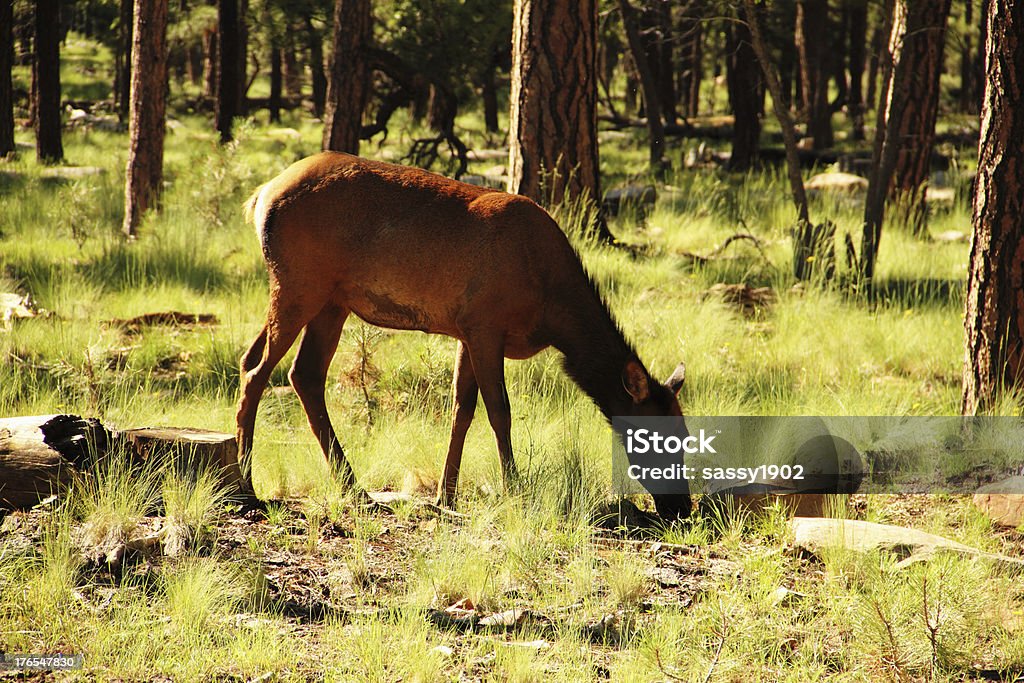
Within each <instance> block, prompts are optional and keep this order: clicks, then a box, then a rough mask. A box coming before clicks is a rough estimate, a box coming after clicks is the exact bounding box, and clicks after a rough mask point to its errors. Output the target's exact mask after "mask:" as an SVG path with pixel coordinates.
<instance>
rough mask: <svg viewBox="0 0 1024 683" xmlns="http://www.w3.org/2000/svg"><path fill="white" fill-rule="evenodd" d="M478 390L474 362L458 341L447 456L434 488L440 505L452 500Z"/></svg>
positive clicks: (448, 504) (447, 503)
mask: <svg viewBox="0 0 1024 683" xmlns="http://www.w3.org/2000/svg"><path fill="white" fill-rule="evenodd" d="M477 393H478V388H477V383H476V375H475V374H474V373H473V363H472V361H471V360H470V358H469V351H468V350H467V349H466V345H465V344H463V343H462V342H461V341H460V342H459V344H458V348H456V350H455V373H454V375H453V376H452V437H451V441H450V442H449V443H448V455H447V456H446V457H445V459H444V472H443V473H442V475H441V481H440V482H439V484H438V487H437V504H438V505H440V506H445V507H447V506H450V505H451V504H452V503H453V502H454V501H455V491H456V488H457V487H458V483H459V467H460V466H461V465H462V449H463V446H465V444H466V432H467V431H469V425H470V424H472V422H473V413H474V412H475V411H476V398H477Z"/></svg>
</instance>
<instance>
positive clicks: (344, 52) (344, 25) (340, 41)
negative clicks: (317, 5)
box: [323, 0, 373, 154]
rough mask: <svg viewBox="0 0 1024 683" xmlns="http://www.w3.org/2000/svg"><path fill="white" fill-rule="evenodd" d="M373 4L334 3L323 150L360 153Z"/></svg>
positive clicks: (351, 0)
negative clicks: (332, 52) (332, 45)
mask: <svg viewBox="0 0 1024 683" xmlns="http://www.w3.org/2000/svg"><path fill="white" fill-rule="evenodd" d="M370 10H371V8H370V0H335V2H334V56H333V57H332V59H331V77H330V80H329V82H328V85H327V107H326V112H325V114H324V139H323V149H325V150H327V149H332V150H334V151H336V152H349V153H351V154H358V153H359V138H360V134H361V132H362V128H363V110H364V109H365V108H366V100H367V97H368V93H369V81H370V67H369V60H368V59H367V56H366V50H367V48H368V47H369V45H370V40H371V38H372V26H373V24H372V21H373V16H372V14H371V11H370Z"/></svg>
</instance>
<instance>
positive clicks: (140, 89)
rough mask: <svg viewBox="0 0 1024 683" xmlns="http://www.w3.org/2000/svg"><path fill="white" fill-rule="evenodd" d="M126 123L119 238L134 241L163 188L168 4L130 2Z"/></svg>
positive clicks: (150, 0)
mask: <svg viewBox="0 0 1024 683" xmlns="http://www.w3.org/2000/svg"><path fill="white" fill-rule="evenodd" d="M133 23H134V27H133V34H134V37H133V39H132V85H131V98H130V99H131V106H130V111H131V118H130V119H129V124H128V137H129V151H128V166H127V169H126V171H125V190H124V199H125V208H124V225H123V229H124V233H125V235H126V236H127V237H134V236H135V234H136V231H137V230H138V227H139V223H140V221H141V219H142V215H143V214H144V213H145V212H146V210H147V209H149V208H151V207H154V206H156V204H157V203H158V201H159V197H160V189H161V185H162V184H163V167H164V129H165V127H166V119H165V112H166V99H165V93H166V92H167V0H135V19H134V22H133Z"/></svg>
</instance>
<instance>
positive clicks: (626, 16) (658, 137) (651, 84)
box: [591, 0, 665, 174]
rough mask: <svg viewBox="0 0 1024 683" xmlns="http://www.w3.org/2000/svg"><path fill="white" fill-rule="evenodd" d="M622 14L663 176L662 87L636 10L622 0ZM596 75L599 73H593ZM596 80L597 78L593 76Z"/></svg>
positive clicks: (656, 169)
mask: <svg viewBox="0 0 1024 683" xmlns="http://www.w3.org/2000/svg"><path fill="white" fill-rule="evenodd" d="M619 11H620V12H621V13H622V24H623V26H624V27H625V29H626V38H627V39H628V40H629V51H630V52H631V53H632V55H633V63H634V64H636V69H637V71H638V72H639V74H640V87H641V88H642V89H643V92H644V113H645V114H646V115H647V130H648V133H649V135H650V140H649V142H650V155H649V159H650V163H651V171H652V172H653V173H656V174H657V173H660V172H661V170H662V166H663V164H664V156H665V124H664V121H663V120H662V117H661V97H660V96H659V94H658V84H657V82H656V81H655V77H654V74H653V73H652V71H651V66H650V63H649V61H648V59H647V54H646V51H645V49H644V44H643V40H642V39H641V37H640V26H639V22H638V18H637V16H636V10H634V9H633V6H632V5H630V4H629V0H619ZM592 73H596V71H594V72H592ZM591 77H593V76H591Z"/></svg>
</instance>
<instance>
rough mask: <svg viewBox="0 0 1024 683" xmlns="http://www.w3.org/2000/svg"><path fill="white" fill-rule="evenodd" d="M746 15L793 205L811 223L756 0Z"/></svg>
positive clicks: (748, 0) (746, 4)
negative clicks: (778, 133) (776, 123)
mask: <svg viewBox="0 0 1024 683" xmlns="http://www.w3.org/2000/svg"><path fill="white" fill-rule="evenodd" d="M743 16H744V18H745V19H746V20H747V26H748V27H749V29H750V37H751V44H752V46H753V48H754V53H755V54H756V55H757V61H758V62H760V64H761V72H762V73H763V74H764V79H765V82H766V84H767V86H768V92H770V93H771V95H772V108H773V109H774V111H775V117H776V118H777V119H778V121H779V127H780V128H781V129H782V139H783V143H784V144H785V148H786V174H787V176H788V177H789V186H790V190H791V191H792V193H793V204H794V206H795V207H796V211H797V221H798V222H799V223H802V224H808V225H809V224H810V222H811V219H810V209H809V208H808V205H807V192H806V190H805V188H804V179H803V176H802V175H801V174H800V159H799V157H798V156H797V147H796V131H795V128H796V127H795V126H794V124H793V117H792V116H790V114H789V107H788V106H787V105H786V99H785V97H783V94H782V85H781V84H780V83H779V77H778V74H776V73H775V69H774V67H773V66H772V62H771V59H770V57H769V55H768V47H767V46H766V45H765V42H764V36H763V35H762V33H761V23H760V21H759V20H758V16H757V3H756V0H743Z"/></svg>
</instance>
